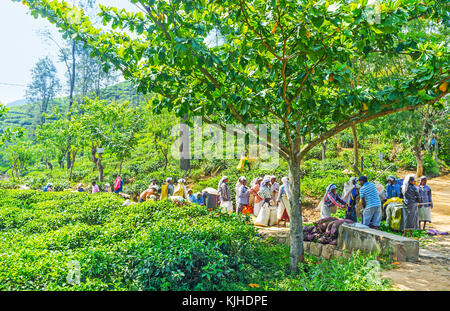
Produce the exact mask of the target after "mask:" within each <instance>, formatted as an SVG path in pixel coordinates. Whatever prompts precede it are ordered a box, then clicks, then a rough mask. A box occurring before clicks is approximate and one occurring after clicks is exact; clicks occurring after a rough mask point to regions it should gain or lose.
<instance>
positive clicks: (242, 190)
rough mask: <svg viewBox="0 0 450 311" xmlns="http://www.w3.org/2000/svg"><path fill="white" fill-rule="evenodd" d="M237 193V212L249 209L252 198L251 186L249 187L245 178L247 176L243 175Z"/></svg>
mask: <svg viewBox="0 0 450 311" xmlns="http://www.w3.org/2000/svg"><path fill="white" fill-rule="evenodd" d="M236 193H237V201H236V214H239V213H242V211H243V210H244V208H246V209H247V207H248V203H249V198H250V192H249V188H248V187H247V179H245V177H242V179H241V186H240V187H239V188H238V190H237V192H236Z"/></svg>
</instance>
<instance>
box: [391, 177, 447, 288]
mask: <svg viewBox="0 0 450 311" xmlns="http://www.w3.org/2000/svg"><path fill="white" fill-rule="evenodd" d="M428 185H429V186H430V187H431V192H432V196H433V202H434V208H433V209H432V210H431V221H432V224H430V225H427V227H428V228H430V229H436V230H439V231H446V232H450V175H444V176H439V177H437V178H433V179H430V180H429V181H428ZM430 240H432V241H433V242H432V243H430V244H426V245H425V246H424V247H421V252H420V254H419V255H420V261H419V262H402V263H400V264H399V265H398V266H397V267H396V268H395V269H393V270H389V271H383V273H382V276H383V277H384V278H388V279H391V280H392V282H393V286H394V288H395V289H397V290H417V291H449V290H450V260H449V259H450V236H449V235H447V236H445V235H442V236H435V237H430Z"/></svg>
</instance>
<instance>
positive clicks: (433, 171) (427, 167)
mask: <svg viewBox="0 0 450 311" xmlns="http://www.w3.org/2000/svg"><path fill="white" fill-rule="evenodd" d="M423 172H424V174H425V175H428V176H430V177H435V176H438V175H439V166H438V164H437V163H436V161H435V160H434V159H433V157H432V156H431V155H429V154H428V153H427V154H425V156H424V157H423Z"/></svg>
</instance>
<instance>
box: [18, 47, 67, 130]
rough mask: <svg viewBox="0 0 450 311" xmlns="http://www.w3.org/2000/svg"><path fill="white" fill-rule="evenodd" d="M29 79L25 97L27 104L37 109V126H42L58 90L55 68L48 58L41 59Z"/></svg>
mask: <svg viewBox="0 0 450 311" xmlns="http://www.w3.org/2000/svg"><path fill="white" fill-rule="evenodd" d="M31 79H32V81H31V83H30V84H29V85H28V87H27V90H26V97H27V100H28V102H30V103H32V104H34V105H36V106H37V107H39V110H38V111H37V113H36V116H37V119H38V123H39V125H42V124H44V122H45V113H47V111H48V108H49V105H50V103H51V101H52V100H53V99H54V97H55V95H56V94H57V92H58V91H59V88H60V83H59V79H58V77H57V75H56V67H55V65H54V64H53V61H52V60H51V59H50V58H49V57H48V56H47V57H44V58H41V59H40V60H39V61H38V62H37V63H36V65H35V66H34V67H33V69H32V70H31Z"/></svg>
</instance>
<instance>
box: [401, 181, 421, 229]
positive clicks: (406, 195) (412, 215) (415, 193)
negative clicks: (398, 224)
mask: <svg viewBox="0 0 450 311" xmlns="http://www.w3.org/2000/svg"><path fill="white" fill-rule="evenodd" d="M415 180H416V178H415V176H414V175H413V174H409V175H407V176H406V177H405V180H404V182H403V185H402V193H403V205H404V206H405V207H404V208H403V235H404V236H405V237H406V236H407V234H408V231H409V233H410V235H411V236H412V232H413V230H417V229H418V225H419V222H418V209H417V204H418V203H419V200H420V199H419V188H417V186H416V185H415Z"/></svg>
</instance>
